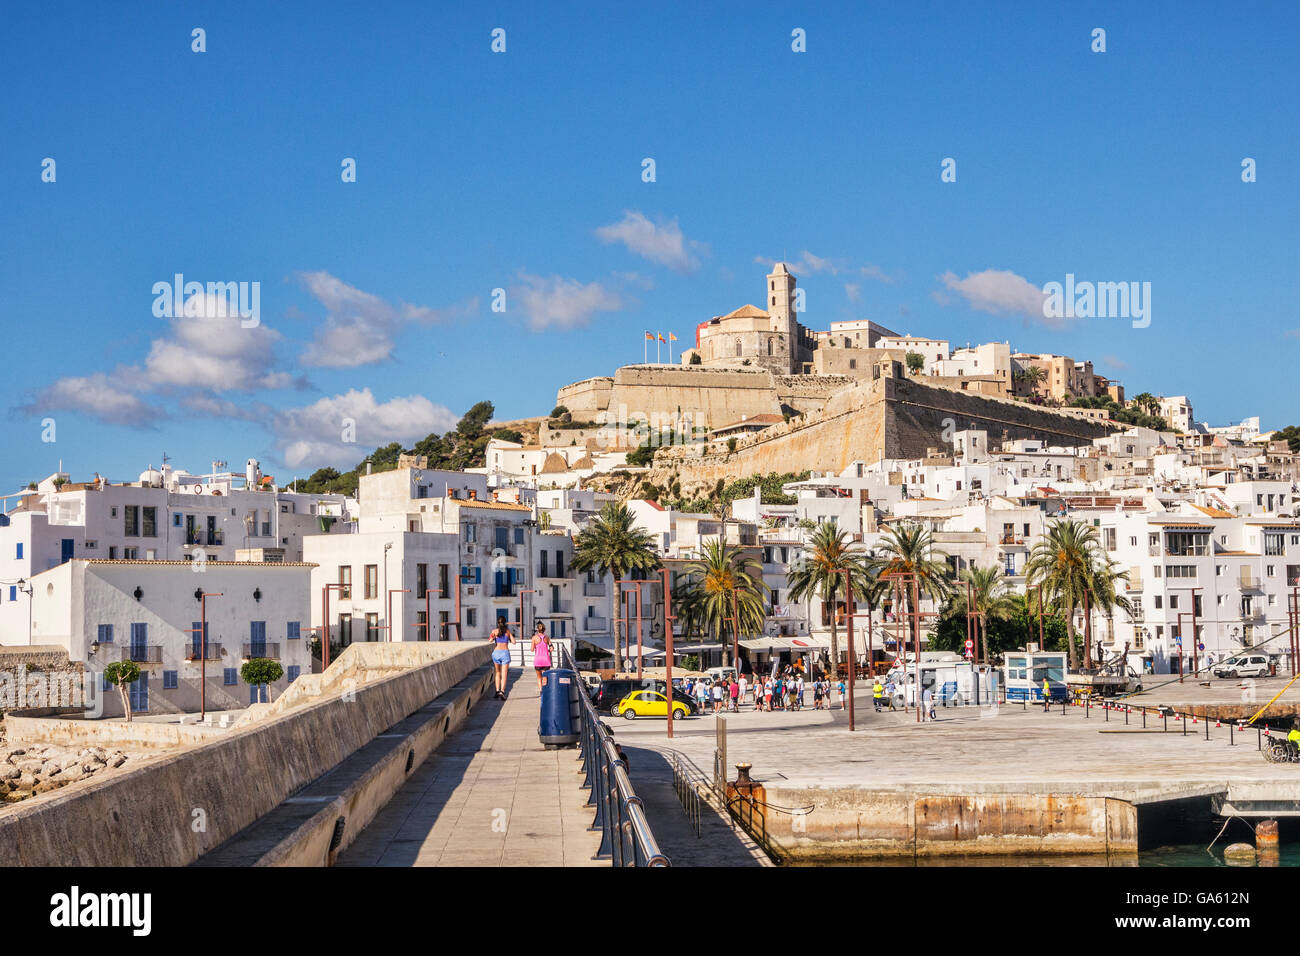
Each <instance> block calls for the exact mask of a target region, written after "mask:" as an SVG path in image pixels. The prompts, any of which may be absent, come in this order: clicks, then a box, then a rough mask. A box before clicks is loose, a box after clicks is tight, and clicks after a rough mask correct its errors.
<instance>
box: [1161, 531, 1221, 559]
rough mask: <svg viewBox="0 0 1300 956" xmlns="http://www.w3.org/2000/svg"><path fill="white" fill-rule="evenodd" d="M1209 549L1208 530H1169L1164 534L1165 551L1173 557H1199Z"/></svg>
mask: <svg viewBox="0 0 1300 956" xmlns="http://www.w3.org/2000/svg"><path fill="white" fill-rule="evenodd" d="M1209 549H1210V533H1209V532H1208V531H1170V532H1169V533H1168V534H1166V535H1165V551H1166V553H1168V554H1170V555H1173V556H1174V557H1180V558H1183V557H1200V556H1204V555H1206V554H1208V553H1209Z"/></svg>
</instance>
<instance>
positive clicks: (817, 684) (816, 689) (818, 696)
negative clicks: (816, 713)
mask: <svg viewBox="0 0 1300 956" xmlns="http://www.w3.org/2000/svg"><path fill="white" fill-rule="evenodd" d="M821 709H822V682H821V681H820V680H815V681H813V710H821Z"/></svg>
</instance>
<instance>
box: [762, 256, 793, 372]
mask: <svg viewBox="0 0 1300 956" xmlns="http://www.w3.org/2000/svg"><path fill="white" fill-rule="evenodd" d="M794 287H795V277H794V276H793V275H791V274H790V270H789V269H787V268H786V265H785V263H784V262H778V263H777V264H776V265H774V266H773V267H772V271H771V273H770V274H769V275H768V277H767V313H768V315H770V316H771V317H772V325H771V328H772V331H773V332H780V333H781V334H783V335H784V336H785V346H786V355H787V356H788V359H789V366H788V369H787V374H789V375H795V374H798V373H799V372H800V371H801V367H800V363H799V318H798V315H797V314H796V313H795V309H794Z"/></svg>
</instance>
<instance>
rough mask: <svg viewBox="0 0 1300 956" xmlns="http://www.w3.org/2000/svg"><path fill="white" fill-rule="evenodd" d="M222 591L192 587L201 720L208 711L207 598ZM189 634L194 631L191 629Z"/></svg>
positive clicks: (222, 592)
mask: <svg viewBox="0 0 1300 956" xmlns="http://www.w3.org/2000/svg"><path fill="white" fill-rule="evenodd" d="M224 595H225V592H224V591H205V590H203V589H202V588H195V589H194V596H195V597H197V598H198V599H199V721H200V722H202V721H203V719H204V717H206V716H207V712H208V598H210V597H222V596H224ZM190 633H191V634H193V633H194V631H193V630H192V629H191V631H190Z"/></svg>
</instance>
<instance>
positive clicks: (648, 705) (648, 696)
mask: <svg viewBox="0 0 1300 956" xmlns="http://www.w3.org/2000/svg"><path fill="white" fill-rule="evenodd" d="M614 713H616V714H619V715H621V716H623V717H625V718H627V719H628V720H635V719H636V718H638V717H667V716H668V698H667V697H665V696H664V695H663V694H661V693H659V691H657V690H634V691H632V693H630V694H628V695H627V696H626V697H624V698H623V699H622V700H620V701H619V702H618V706H617V707H615V708H614ZM689 714H690V710H688V709H687V707H686V705H685V704H683V703H681V702H680V701H673V718H674V719H675V720H681V719H682V718H683V717H686V716H688V715H689Z"/></svg>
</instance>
